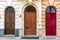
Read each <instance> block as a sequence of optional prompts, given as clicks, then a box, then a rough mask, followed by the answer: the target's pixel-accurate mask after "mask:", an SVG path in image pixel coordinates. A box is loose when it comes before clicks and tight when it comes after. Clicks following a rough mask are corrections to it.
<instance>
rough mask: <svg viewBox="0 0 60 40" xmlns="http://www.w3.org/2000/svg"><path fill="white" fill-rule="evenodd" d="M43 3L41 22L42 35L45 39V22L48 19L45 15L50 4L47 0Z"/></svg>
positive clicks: (43, 0)
mask: <svg viewBox="0 0 60 40" xmlns="http://www.w3.org/2000/svg"><path fill="white" fill-rule="evenodd" d="M41 3H42V5H41V6H42V7H41V8H42V18H41V19H42V20H41V22H42V34H43V35H42V36H43V37H45V36H46V28H45V27H46V26H45V25H46V24H45V22H46V21H45V19H46V18H45V14H46V13H45V12H46V8H47V7H48V6H49V3H48V1H47V0H42V1H41Z"/></svg>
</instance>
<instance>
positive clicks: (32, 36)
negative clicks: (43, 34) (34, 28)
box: [21, 35, 39, 39]
mask: <svg viewBox="0 0 60 40" xmlns="http://www.w3.org/2000/svg"><path fill="white" fill-rule="evenodd" d="M21 39H39V37H38V36H34V35H30V36H22V37H21Z"/></svg>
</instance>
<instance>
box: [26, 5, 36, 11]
mask: <svg viewBox="0 0 60 40" xmlns="http://www.w3.org/2000/svg"><path fill="white" fill-rule="evenodd" d="M25 12H36V9H35V7H33V6H32V5H29V6H27V7H26V8H25Z"/></svg>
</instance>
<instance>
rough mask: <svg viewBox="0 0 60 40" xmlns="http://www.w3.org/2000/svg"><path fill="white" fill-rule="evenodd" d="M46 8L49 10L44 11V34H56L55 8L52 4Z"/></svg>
mask: <svg viewBox="0 0 60 40" xmlns="http://www.w3.org/2000/svg"><path fill="white" fill-rule="evenodd" d="M48 8H50V9H49V10H50V11H49V10H47V11H48V12H46V35H47V36H56V10H55V9H54V8H53V7H52V6H50V7H48ZM52 8H53V9H52Z"/></svg>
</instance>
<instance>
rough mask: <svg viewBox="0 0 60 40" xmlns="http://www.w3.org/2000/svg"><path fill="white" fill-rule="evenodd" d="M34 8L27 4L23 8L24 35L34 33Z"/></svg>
mask: <svg viewBox="0 0 60 40" xmlns="http://www.w3.org/2000/svg"><path fill="white" fill-rule="evenodd" d="M36 16H37V15H36V9H35V7H33V6H32V5H29V6H27V7H26V8H25V10H24V35H36Z"/></svg>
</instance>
